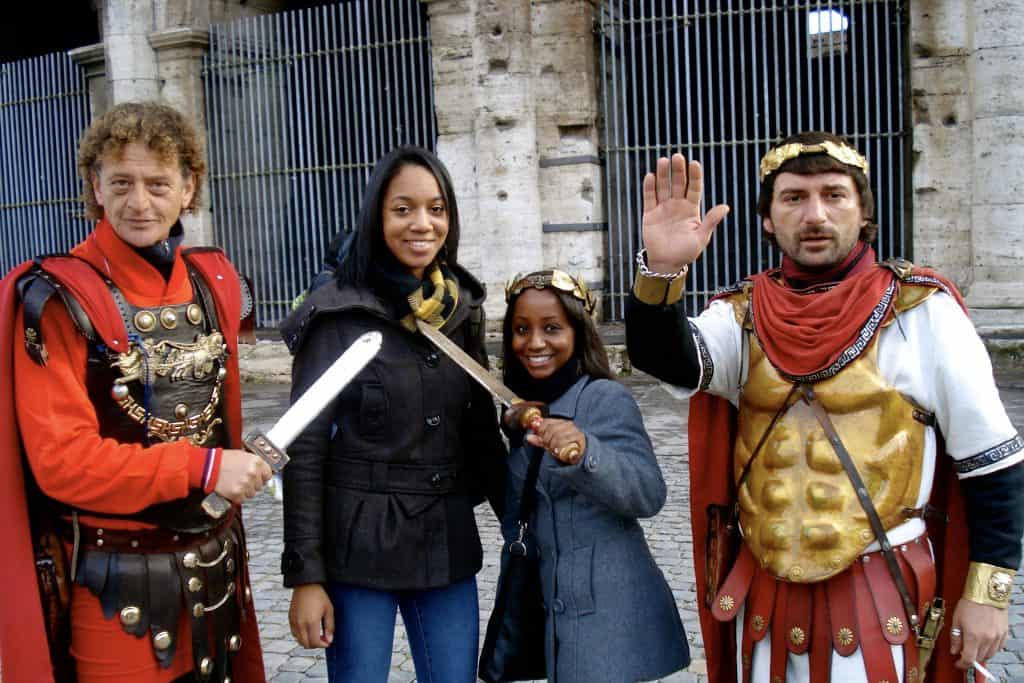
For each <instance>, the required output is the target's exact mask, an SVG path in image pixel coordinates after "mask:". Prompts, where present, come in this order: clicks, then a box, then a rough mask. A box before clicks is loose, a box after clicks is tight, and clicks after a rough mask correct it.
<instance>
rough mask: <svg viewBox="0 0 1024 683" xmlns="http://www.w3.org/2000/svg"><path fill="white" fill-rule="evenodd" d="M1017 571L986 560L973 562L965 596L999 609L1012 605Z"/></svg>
mask: <svg viewBox="0 0 1024 683" xmlns="http://www.w3.org/2000/svg"><path fill="white" fill-rule="evenodd" d="M1015 574H1016V572H1014V571H1012V570H1010V569H1006V568H1004V567H998V566H996V565H992V564H985V563H984V562H971V563H970V565H968V567H967V580H966V581H965V582H964V598H966V599H968V600H971V601H973V602H977V603H981V604H982V605H990V606H992V607H996V608H999V609H1007V608H1008V607H1009V606H1010V593H1011V592H1012V591H1013V577H1014V575H1015Z"/></svg>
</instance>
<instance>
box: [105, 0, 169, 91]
mask: <svg viewBox="0 0 1024 683" xmlns="http://www.w3.org/2000/svg"><path fill="white" fill-rule="evenodd" d="M100 13H101V15H102V17H103V20H102V26H103V44H104V51H105V53H106V64H107V81H108V82H109V83H110V93H111V102H113V103H117V102H125V101H128V100H155V99H157V98H158V97H159V96H160V82H159V75H158V70H157V60H156V52H155V51H154V50H153V48H152V47H151V46H150V44H149V41H148V40H147V39H146V37H147V36H148V35H149V33H150V32H151V31H152V30H153V28H154V26H155V24H156V17H155V13H156V8H155V7H154V4H153V3H152V2H143V1H141V0H106V1H105V2H103V3H102V8H101V9H100Z"/></svg>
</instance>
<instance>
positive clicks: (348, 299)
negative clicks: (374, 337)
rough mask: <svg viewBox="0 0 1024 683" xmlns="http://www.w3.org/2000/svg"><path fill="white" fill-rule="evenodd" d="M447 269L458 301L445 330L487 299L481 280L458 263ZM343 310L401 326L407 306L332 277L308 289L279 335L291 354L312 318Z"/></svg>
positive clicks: (282, 325) (284, 323)
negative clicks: (399, 307) (399, 306)
mask: <svg viewBox="0 0 1024 683" xmlns="http://www.w3.org/2000/svg"><path fill="white" fill-rule="evenodd" d="M449 268H450V269H451V271H452V273H453V274H454V275H455V277H456V278H457V279H458V281H459V303H458V306H457V307H456V309H455V312H454V313H453V314H452V316H451V317H450V318H449V319H448V321H447V322H446V323H445V325H444V327H443V328H442V331H443V332H445V333H449V332H450V331H451V330H454V329H456V328H458V327H459V325H461V324H462V323H463V322H465V320H466V318H468V317H469V315H470V313H471V312H472V311H473V309H477V308H480V307H482V306H483V303H484V299H486V298H487V290H486V288H485V287H484V285H483V283H481V282H480V281H479V280H477V279H476V278H475V277H473V276H472V275H470V274H469V271H467V270H466V269H465V268H463V267H462V266H460V265H458V264H455V265H450V266H449ZM342 312H362V313H366V314H368V315H372V316H375V317H377V318H380V319H381V321H382V323H386V324H391V325H396V326H400V325H399V320H400V319H401V318H402V317H403V316H404V315H406V314H407V313H408V309H406V310H405V311H401V312H399V311H398V310H396V308H395V305H394V304H393V303H392V302H390V301H388V300H386V299H384V298H383V297H381V296H380V295H378V294H377V292H375V291H374V290H372V289H370V288H368V287H354V286H352V285H344V286H340V287H339V286H338V281H337V280H334V279H332V280H330V281H328V282H326V283H324V284H323V285H321V286H320V287H317V288H316V289H314V290H313V291H312V292H310V293H309V295H308V296H307V297H306V299H305V301H303V302H302V305H301V306H299V308H297V309H296V310H294V311H292V313H291V314H290V315H289V316H288V317H287V318H285V319H284V320H283V321H282V322H281V325H280V331H281V337H282V338H283V339H284V342H285V344H287V345H288V349H289V350H290V351H291V352H292V353H293V354H294V353H296V352H297V351H298V349H299V347H301V346H302V342H303V340H304V339H305V336H306V333H307V332H308V331H309V329H310V328H311V327H312V323H313V321H314V319H316V318H317V317H319V316H321V315H328V314H335V313H342Z"/></svg>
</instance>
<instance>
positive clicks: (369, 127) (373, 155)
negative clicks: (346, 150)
mask: <svg viewBox="0 0 1024 683" xmlns="http://www.w3.org/2000/svg"><path fill="white" fill-rule="evenodd" d="M362 5H363V3H362V0H360V1H359V2H355V3H353V9H354V11H355V38H356V39H355V49H356V51H357V52H356V54H357V55H359V58H358V60H357V63H358V64H359V92H360V101H361V102H362V103H363V104H362V107H361V108H360V112H359V113H360V114H361V116H362V118H363V125H361V126H360V131H361V134H360V137H361V138H362V148H363V160H364V161H365V162H366V163H372V162H373V161H375V160H376V159H377V156H378V155H377V149H376V148H375V147H374V146H373V143H372V140H373V137H374V125H373V124H374V119H375V118H376V112H375V108H374V106H373V102H370V101H369V97H368V95H367V88H366V81H367V79H368V78H369V71H368V68H367V65H366V58H365V56H364V54H363V53H364V51H365V50H366V47H365V41H364V40H363V33H362V30H361V26H362V23H363V22H362V12H361V11H360V10H361V9H362ZM367 138H369V144H367V142H368V140H367ZM366 179H367V177H366V175H364V176H363V184H365V183H366Z"/></svg>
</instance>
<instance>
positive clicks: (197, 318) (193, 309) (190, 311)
mask: <svg viewBox="0 0 1024 683" xmlns="http://www.w3.org/2000/svg"><path fill="white" fill-rule="evenodd" d="M185 317H186V318H188V321H189V322H190V323H192V324H193V325H198V324H199V323H201V322H203V309H201V308H199V305H198V304H189V305H188V308H186V309H185Z"/></svg>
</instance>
